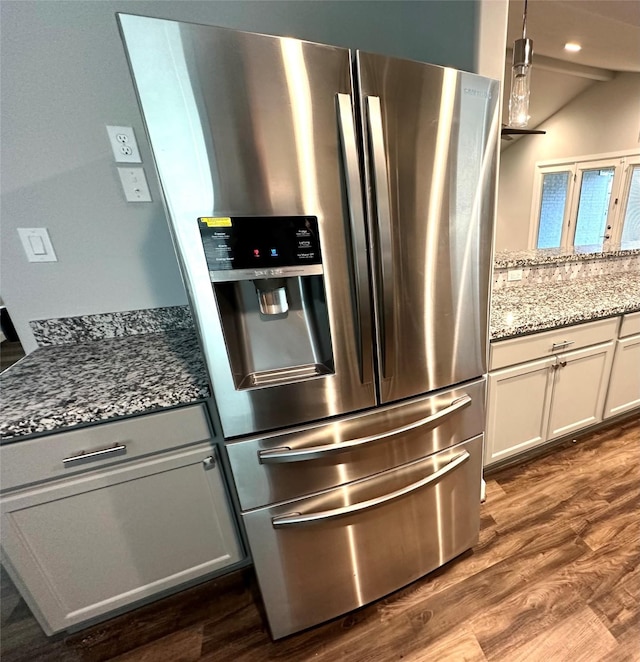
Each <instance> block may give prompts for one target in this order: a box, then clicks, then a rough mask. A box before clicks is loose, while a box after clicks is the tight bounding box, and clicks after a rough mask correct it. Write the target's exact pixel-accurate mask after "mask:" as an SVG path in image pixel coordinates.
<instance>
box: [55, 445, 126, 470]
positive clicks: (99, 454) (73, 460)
mask: <svg viewBox="0 0 640 662" xmlns="http://www.w3.org/2000/svg"><path fill="white" fill-rule="evenodd" d="M126 452H127V447H126V446H125V445H124V444H116V445H115V446H110V447H109V448H102V449H100V450H99V451H92V452H91V453H80V455H74V456H73V457H66V458H65V459H64V460H62V464H64V466H65V467H75V466H76V465H78V464H84V463H85V462H93V461H94V460H101V459H102V458H103V457H107V456H108V457H113V456H114V455H124V454H125V453H126Z"/></svg>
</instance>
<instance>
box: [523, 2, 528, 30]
mask: <svg viewBox="0 0 640 662" xmlns="http://www.w3.org/2000/svg"><path fill="white" fill-rule="evenodd" d="M527 1H528V0H524V14H522V38H523V39H526V38H527Z"/></svg>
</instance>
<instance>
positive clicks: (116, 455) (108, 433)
mask: <svg viewBox="0 0 640 662" xmlns="http://www.w3.org/2000/svg"><path fill="white" fill-rule="evenodd" d="M211 436H212V434H211V428H210V426H209V419H208V416H207V412H206V410H205V407H204V405H194V406H191V407H183V408H180V409H171V410H169V411H163V412H158V413H156V414H147V415H144V416H138V417H135V418H128V419H125V420H120V421H114V422H112V423H101V424H99V425H93V426H90V427H86V428H81V429H78V430H72V431H70V432H61V433H58V434H50V435H47V436H45V437H38V438H37V439H28V440H25V441H17V442H14V443H10V444H3V445H2V446H0V463H1V465H0V481H1V484H2V490H3V491H5V490H9V489H12V488H15V487H19V486H22V485H29V484H33V483H38V482H40V481H44V480H51V479H53V478H63V477H65V476H70V475H73V474H76V473H79V472H84V471H89V470H91V469H99V468H102V467H104V466H110V465H112V464H114V463H116V462H121V461H122V460H124V459H132V458H136V457H141V456H143V455H148V454H150V453H155V452H158V451H163V450H168V449H170V448H176V447H179V446H184V445H186V444H191V443H196V442H200V441H207V440H208V439H210V438H211ZM122 446H124V449H122V448H120V447H122ZM116 447H118V448H116ZM98 451H105V452H104V453H102V454H100V453H98ZM90 453H97V454H96V455H93V456H91V457H86V458H81V459H80V460H77V461H71V462H69V461H68V462H66V463H65V462H64V460H65V459H66V460H69V459H71V458H76V457H77V456H79V455H82V454H85V455H86V454H90Z"/></svg>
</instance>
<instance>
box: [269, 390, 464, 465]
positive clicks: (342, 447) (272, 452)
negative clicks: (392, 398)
mask: <svg viewBox="0 0 640 662" xmlns="http://www.w3.org/2000/svg"><path fill="white" fill-rule="evenodd" d="M470 404H471V397H470V396H469V395H467V394H466V393H465V394H464V395H462V396H460V397H459V398H456V399H455V400H453V402H451V404H449V406H447V407H445V408H444V409H441V410H440V411H438V412H436V413H435V414H431V416H427V417H426V418H421V419H420V420H418V421H414V422H413V423H409V424H408V425H403V426H402V427H400V428H395V429H393V430H389V431H387V432H383V433H381V434H374V435H371V436H369V437H360V438H359V439H351V440H349V441H343V442H341V443H338V444H325V445H323V446H309V447H308V448H298V449H293V450H290V449H287V448H272V449H269V450H261V451H258V459H259V461H260V462H262V463H263V464H276V463H281V462H300V461H302V460H314V459H317V458H320V457H325V456H326V455H330V454H333V453H344V452H345V451H349V450H352V449H353V448H357V447H359V446H364V445H365V444H369V443H371V442H374V441H379V440H381V439H387V438H389V437H395V436H396V435H399V434H402V433H404V432H409V430H414V429H415V428H420V427H423V426H424V425H429V424H430V423H435V422H436V421H440V420H442V419H443V418H446V417H448V416H451V414H453V413H455V412H456V411H459V410H460V409H463V408H464V407H467V406H468V405H470Z"/></svg>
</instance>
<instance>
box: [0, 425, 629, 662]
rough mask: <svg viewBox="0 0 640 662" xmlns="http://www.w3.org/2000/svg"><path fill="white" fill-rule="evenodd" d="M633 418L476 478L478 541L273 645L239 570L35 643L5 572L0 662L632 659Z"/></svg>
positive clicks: (249, 581)
mask: <svg viewBox="0 0 640 662" xmlns="http://www.w3.org/2000/svg"><path fill="white" fill-rule="evenodd" d="M639 510H640V420H639V419H636V420H635V421H631V422H627V423H625V424H623V425H618V426H616V427H613V428H610V429H609V430H606V431H602V432H599V433H593V434H591V435H590V436H588V437H585V438H583V439H579V440H578V442H577V443H568V444H565V445H564V446H562V447H561V448H558V449H556V450H555V451H553V452H552V453H550V454H548V455H547V456H545V457H543V458H538V459H536V460H532V461H529V462H528V463H526V464H524V465H521V466H518V467H514V468H510V469H506V470H503V471H501V472H499V473H497V474H495V475H494V476H492V477H491V478H490V479H489V480H488V496H487V502H486V504H485V505H484V506H483V509H482V530H481V535H480V542H479V544H478V545H477V546H476V547H475V548H474V549H473V551H472V552H469V553H467V554H465V555H463V556H462V557H460V558H458V559H456V560H455V561H453V562H451V563H449V564H448V565H447V566H445V567H444V568H441V569H440V570H438V571H436V572H434V573H432V574H431V575H430V576H429V577H427V578H426V579H423V580H421V581H418V582H415V583H414V584H412V585H411V586H409V587H407V588H405V589H403V590H400V591H398V592H396V593H394V594H393V595H391V596H389V597H387V598H386V599H384V600H380V601H378V602H376V603H374V604H372V605H369V606H367V607H364V608H362V609H360V610H358V611H356V612H354V613H351V614H349V615H347V616H345V617H342V618H338V619H335V620H334V621H332V622H330V623H327V624H325V625H322V626H320V627H317V628H314V629H312V630H310V631H307V632H304V633H302V634H299V635H294V636H292V637H289V638H287V639H285V640H283V641H279V642H276V643H273V642H272V641H271V640H270V639H269V635H268V633H267V632H266V630H265V626H264V623H263V620H262V618H261V615H260V611H259V600H258V599H257V598H256V597H255V593H256V589H255V582H254V579H253V575H252V573H251V571H245V572H243V573H236V574H234V575H232V576H226V577H223V578H221V579H218V580H215V581H212V582H208V583H206V584H203V585H201V586H198V587H196V588H193V589H191V590H188V591H184V592H183V593H181V594H179V595H176V596H173V597H170V598H167V599H165V600H161V601H158V602H156V603H154V604H153V605H150V606H148V607H144V608H141V609H138V610H136V611H134V612H132V613H130V614H126V615H124V616H121V617H118V618H115V619H112V620H111V621H108V622H106V623H103V624H100V625H97V626H95V627H92V628H88V629H86V630H83V631H81V632H79V633H76V634H72V635H58V636H56V637H53V638H51V639H47V638H46V637H45V636H44V635H43V634H42V632H41V631H40V629H39V627H38V626H37V624H36V623H35V622H34V620H33V618H32V617H31V615H30V614H29V612H28V609H27V608H26V606H25V604H24V602H23V601H22V600H21V599H20V598H19V596H18V595H17V594H16V593H15V589H13V587H12V586H11V584H10V582H9V581H8V578H7V577H6V575H3V579H2V588H3V600H2V662H17V661H20V662H22V661H24V662H26V661H29V662H36V661H40V662H42V661H45V660H46V661H49V660H50V661H54V660H55V661H59V660H62V661H66V660H69V661H76V660H78V661H83V662H84V661H86V662H98V661H103V660H105V661H106V660H117V661H118V662H191V661H195V660H216V661H217V660H221V661H222V660H224V661H227V660H228V661H232V662H235V661H238V662H242V661H256V662H257V661H263V660H295V661H298V660H305V661H307V660H314V661H318V662H320V661H322V662H329V661H330V662H334V661H337V660H342V661H353V662H356V661H357V662H362V661H367V662H374V661H380V662H387V661H389V660H403V662H408V661H410V662H418V661H423V662H432V661H440V660H445V661H450V660H451V661H455V662H457V661H458V660H466V661H480V660H487V661H491V660H500V661H501V662H502V661H507V662H513V661H516V660H518V661H519V660H523V661H524V660H527V661H538V660H540V661H544V662H565V661H568V662H579V661H584V662H598V661H602V662H605V661H606V662H623V661H638V660H640V514H639Z"/></svg>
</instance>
